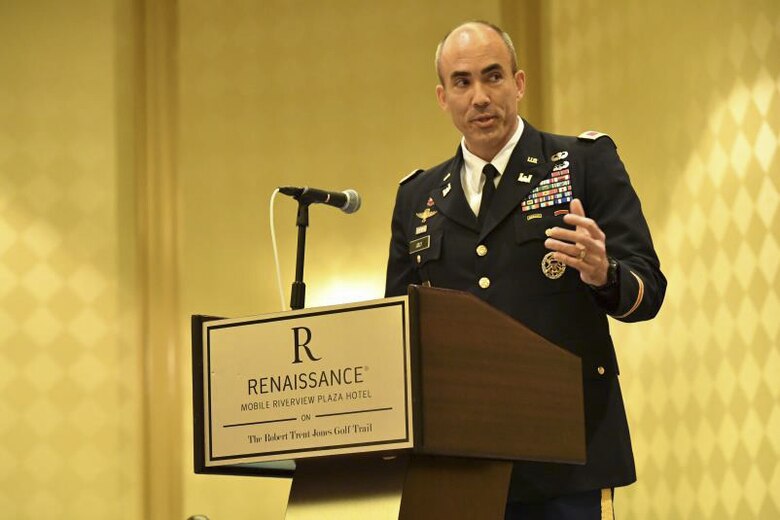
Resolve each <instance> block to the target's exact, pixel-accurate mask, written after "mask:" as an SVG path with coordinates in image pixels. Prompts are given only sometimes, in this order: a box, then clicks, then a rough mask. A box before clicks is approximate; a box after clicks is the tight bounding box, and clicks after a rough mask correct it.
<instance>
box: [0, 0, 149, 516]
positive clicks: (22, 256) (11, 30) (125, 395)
mask: <svg viewBox="0 0 780 520" xmlns="http://www.w3.org/2000/svg"><path fill="white" fill-rule="evenodd" d="M114 7H115V5H112V4H111V3H107V2H99V1H93V2H80V4H79V5H78V9H72V8H71V7H70V6H69V3H62V2H54V1H43V0H33V1H30V2H27V1H25V2H2V4H0V42H1V43H2V49H3V50H2V51H1V52H0V516H2V517H3V518H11V519H27V518H29V519H35V518H140V506H141V493H140V489H141V487H140V486H141V482H140V473H139V462H140V449H141V447H140V426H141V423H140V410H139V405H140V395H141V394H140V383H139V382H140V370H139V364H138V360H137V359H136V357H135V354H136V353H137V351H134V350H133V348H134V346H135V345H134V344H133V343H132V337H133V332H132V329H130V328H129V327H127V328H126V326H127V325H128V322H127V321H126V320H127V318H128V316H130V314H131V312H130V311H129V309H128V307H126V306H125V304H126V303H128V302H129V299H128V297H127V296H126V295H125V291H126V289H127V286H126V285H125V283H126V282H127V281H130V280H131V279H129V278H122V277H121V276H120V273H122V272H123V270H124V269H125V267H124V266H126V265H127V264H128V262H129V261H131V260H132V254H131V251H130V248H132V242H131V241H130V238H129V237H132V226H126V225H127V224H128V218H131V217H130V216H129V215H128V213H127V205H126V204H127V198H126V197H127V195H126V194H124V195H121V196H120V193H119V191H120V189H122V190H125V189H126V183H125V180H124V179H123V178H122V175H123V172H124V170H123V168H121V167H120V166H118V157H120V156H122V155H123V154H124V153H125V152H124V150H125V146H126V145H125V144H122V143H119V142H118V134H119V132H120V128H121V120H120V119H119V117H118V115H117V112H116V105H117V104H118V103H119V102H120V100H119V98H118V96H119V89H117V85H118V84H120V83H121V82H123V81H126V80H127V78H123V77H121V76H120V69H118V68H117V67H116V63H115V61H114V60H115V56H114V51H115V48H116V45H115V44H116V41H117V40H118V39H119V38H121V36H122V35H121V32H120V31H119V30H118V29H117V27H116V26H115V25H114V15H115V10H114ZM121 197H125V200H122V198H121ZM130 200H132V199H130ZM128 255H129V256H128Z"/></svg>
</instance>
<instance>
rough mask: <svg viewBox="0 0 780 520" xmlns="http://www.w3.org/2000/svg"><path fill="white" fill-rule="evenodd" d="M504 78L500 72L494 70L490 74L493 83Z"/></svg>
mask: <svg viewBox="0 0 780 520" xmlns="http://www.w3.org/2000/svg"><path fill="white" fill-rule="evenodd" d="M502 78H503V76H502V75H501V73H500V72H494V73H492V74H491V75H490V76H489V79H490V81H492V82H493V83H495V82H497V81H501V79H502Z"/></svg>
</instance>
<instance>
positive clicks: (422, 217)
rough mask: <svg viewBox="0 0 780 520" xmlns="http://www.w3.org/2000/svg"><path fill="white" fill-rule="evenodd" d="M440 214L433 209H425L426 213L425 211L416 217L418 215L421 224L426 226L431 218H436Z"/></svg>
mask: <svg viewBox="0 0 780 520" xmlns="http://www.w3.org/2000/svg"><path fill="white" fill-rule="evenodd" d="M438 213H439V212H438V211H433V210H431V208H425V211H423V212H422V213H415V215H417V218H419V219H420V223H421V224H425V222H426V221H427V220H428V219H429V218H431V217H433V216H435V215H436V214H438Z"/></svg>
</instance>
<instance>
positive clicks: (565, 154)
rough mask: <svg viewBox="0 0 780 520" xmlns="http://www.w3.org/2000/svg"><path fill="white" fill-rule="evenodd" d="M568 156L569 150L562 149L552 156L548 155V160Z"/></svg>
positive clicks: (556, 160) (559, 159) (554, 160)
mask: <svg viewBox="0 0 780 520" xmlns="http://www.w3.org/2000/svg"><path fill="white" fill-rule="evenodd" d="M568 156H569V152H567V151H566V150H564V151H562V152H558V153H556V154H555V155H553V156H552V157H550V160H551V161H552V162H558V161H561V160H563V159H566V158H567V157H568Z"/></svg>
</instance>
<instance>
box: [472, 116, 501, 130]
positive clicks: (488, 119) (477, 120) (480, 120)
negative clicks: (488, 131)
mask: <svg viewBox="0 0 780 520" xmlns="http://www.w3.org/2000/svg"><path fill="white" fill-rule="evenodd" d="M497 119H498V118H497V117H496V116H494V115H487V114H486V115H481V116H477V117H474V118H472V119H471V122H472V123H474V124H475V125H477V126H478V127H481V128H484V127H488V126H492V125H493V123H494V122H495V121H496V120H497Z"/></svg>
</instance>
